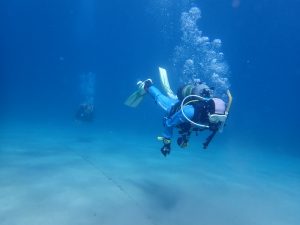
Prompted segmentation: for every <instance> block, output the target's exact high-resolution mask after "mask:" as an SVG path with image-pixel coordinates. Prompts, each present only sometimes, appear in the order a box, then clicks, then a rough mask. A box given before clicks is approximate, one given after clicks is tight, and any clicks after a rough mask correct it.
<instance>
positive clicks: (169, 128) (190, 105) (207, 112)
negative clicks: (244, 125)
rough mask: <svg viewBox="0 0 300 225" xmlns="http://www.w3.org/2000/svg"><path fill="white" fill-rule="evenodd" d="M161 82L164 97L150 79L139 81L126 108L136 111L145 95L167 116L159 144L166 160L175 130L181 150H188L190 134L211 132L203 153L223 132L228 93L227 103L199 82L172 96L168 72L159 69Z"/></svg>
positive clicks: (188, 85)
mask: <svg viewBox="0 0 300 225" xmlns="http://www.w3.org/2000/svg"><path fill="white" fill-rule="evenodd" d="M159 70H160V78H161V81H162V85H163V88H164V90H165V92H166V93H167V96H166V95H164V94H162V93H161V91H160V90H158V89H157V88H156V87H155V86H154V85H153V82H152V80H151V79H147V80H145V81H143V82H142V81H139V82H138V83H137V85H138V90H137V91H136V92H134V93H133V94H132V95H131V96H129V98H128V99H127V100H126V102H125V104H126V105H128V106H131V107H136V106H137V105H138V104H139V103H140V102H141V101H142V99H143V97H144V96H145V95H146V94H147V93H148V94H150V96H151V97H152V98H153V99H154V100H155V102H156V103H157V104H158V105H159V106H160V107H161V108H162V109H163V110H164V111H165V112H166V117H164V120H163V124H164V132H163V135H162V136H161V137H158V140H160V141H162V142H163V146H162V148H161V153H162V154H163V155H164V156H167V155H168V154H170V152H171V138H172V136H173V129H174V128H178V130H179V135H180V136H179V138H178V139H177V144H178V145H179V146H180V147H181V148H185V147H187V146H188V142H189V139H190V136H191V134H192V132H196V135H197V134H198V132H200V131H204V130H210V131H211V134H210V135H209V136H208V137H207V139H206V141H205V142H204V143H203V148H204V149H206V148H207V147H208V145H209V143H210V142H211V140H212V139H213V138H214V136H215V135H216V133H217V132H218V131H222V129H223V127H224V124H225V122H226V119H227V115H228V112H229V109H230V106H231V102H232V97H231V94H230V92H229V90H228V91H227V94H228V97H229V103H228V105H227V107H226V104H225V102H224V101H223V100H222V99H220V98H215V97H213V89H212V88H209V87H208V86H207V85H206V84H205V83H203V82H201V81H200V80H194V81H193V82H191V83H189V84H186V85H184V86H182V87H181V88H179V89H178V91H177V94H176V95H175V94H174V93H173V92H172V90H171V88H170V85H169V81H168V77H167V72H166V70H165V69H163V68H159Z"/></svg>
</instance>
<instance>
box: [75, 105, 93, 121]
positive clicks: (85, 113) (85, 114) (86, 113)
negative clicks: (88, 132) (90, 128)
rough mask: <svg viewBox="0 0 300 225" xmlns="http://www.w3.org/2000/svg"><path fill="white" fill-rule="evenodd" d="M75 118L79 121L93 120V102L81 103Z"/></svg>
mask: <svg viewBox="0 0 300 225" xmlns="http://www.w3.org/2000/svg"><path fill="white" fill-rule="evenodd" d="M75 118H76V120H77V121H82V122H92V121H93V120H94V105H93V104H91V103H83V104H80V106H79V108H78V110H77V112H76V115H75Z"/></svg>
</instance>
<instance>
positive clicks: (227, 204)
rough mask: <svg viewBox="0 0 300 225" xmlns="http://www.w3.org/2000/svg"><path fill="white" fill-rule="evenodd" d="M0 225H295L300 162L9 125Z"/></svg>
mask: <svg viewBox="0 0 300 225" xmlns="http://www.w3.org/2000/svg"><path fill="white" fill-rule="evenodd" d="M0 132H1V133H0V202H1V204H0V224H1V225H21V224H24V225H25V224H30V225H99V224H101V225H132V224H138V225H148V224H149V225H171V224H172V225H186V224H189V225H199V224H204V225H242V224H251V225H266V224H272V225H298V224H299V221H300V214H299V211H300V159H299V158H298V157H293V156H291V155H285V154H282V153H274V154H271V151H270V150H269V151H265V150H264V149H263V148H262V149H260V148H258V147H257V146H255V147H254V146H252V147H251V145H247V143H242V142H240V143H238V142H232V143H231V144H227V145H226V146H225V147H222V148H221V147H218V146H216V145H215V146H214V147H213V148H210V149H209V150H207V151H203V150H200V149H197V148H198V146H196V145H193V143H192V145H193V146H191V147H190V148H189V150H188V151H187V150H181V149H179V148H177V147H174V149H173V152H172V153H171V155H170V156H169V157H167V158H164V157H163V156H162V155H161V154H160V152H159V148H160V143H157V142H156V140H155V137H154V136H148V135H144V136H141V134H139V135H140V136H137V133H134V132H132V133H125V132H123V133H122V135H120V133H119V132H114V131H104V130H101V129H99V130H92V131H91V132H90V131H89V129H88V128H84V131H82V130H81V128H80V127H75V128H74V129H72V128H68V129H66V128H64V127H61V128H55V127H46V128H45V127H43V126H30V127H29V126H9V127H8V126H7V127H5V126H3V127H2V128H1V131H0Z"/></svg>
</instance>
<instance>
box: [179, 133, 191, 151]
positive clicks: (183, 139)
mask: <svg viewBox="0 0 300 225" xmlns="http://www.w3.org/2000/svg"><path fill="white" fill-rule="evenodd" d="M188 143H189V140H188V138H187V136H186V135H183V136H181V137H179V138H178V139H177V144H178V145H179V146H180V148H186V147H187V146H188Z"/></svg>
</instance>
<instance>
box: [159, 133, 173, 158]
mask: <svg viewBox="0 0 300 225" xmlns="http://www.w3.org/2000/svg"><path fill="white" fill-rule="evenodd" d="M157 139H158V140H159V141H162V142H163V143H164V145H163V146H162V148H161V149H160V151H161V153H162V154H163V155H164V156H167V155H168V154H170V152H171V140H170V139H169V138H165V137H158V138H157Z"/></svg>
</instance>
